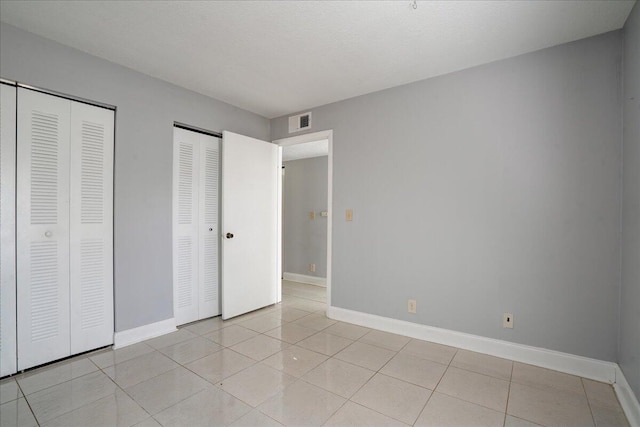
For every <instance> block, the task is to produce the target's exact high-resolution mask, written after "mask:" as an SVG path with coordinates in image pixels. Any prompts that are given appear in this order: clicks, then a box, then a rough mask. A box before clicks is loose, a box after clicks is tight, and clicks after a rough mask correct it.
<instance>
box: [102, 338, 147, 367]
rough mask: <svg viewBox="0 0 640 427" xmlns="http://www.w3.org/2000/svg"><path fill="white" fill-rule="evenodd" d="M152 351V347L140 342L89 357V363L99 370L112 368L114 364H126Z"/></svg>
mask: <svg viewBox="0 0 640 427" xmlns="http://www.w3.org/2000/svg"><path fill="white" fill-rule="evenodd" d="M153 351H154V349H153V347H150V346H148V345H146V344H145V343H142V342H140V343H137V344H132V345H128V346H126V347H122V348H119V349H116V350H113V349H109V350H105V351H104V352H100V353H98V354H95V355H92V356H90V357H89V359H91V361H92V362H93V363H95V364H96V365H97V366H98V367H99V368H100V369H104V368H108V367H109V366H113V365H115V364H116V363H122V362H126V361H127V360H131V359H135V358H136V357H138V356H142V355H144V354H149V353H152V352H153Z"/></svg>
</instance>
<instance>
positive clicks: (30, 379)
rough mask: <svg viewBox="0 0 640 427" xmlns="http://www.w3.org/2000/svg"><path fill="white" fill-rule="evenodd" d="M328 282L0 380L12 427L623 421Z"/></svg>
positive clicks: (598, 400) (604, 406)
mask: <svg viewBox="0 0 640 427" xmlns="http://www.w3.org/2000/svg"><path fill="white" fill-rule="evenodd" d="M325 309H326V304H325V290H324V289H323V288H320V287H316V286H312V285H301V284H296V283H293V282H287V281H284V282H283V302H282V303H281V304H278V305H276V306H272V307H267V308H265V309H262V310H259V311H257V312H253V313H249V314H247V315H244V316H241V317H239V318H235V319H232V320H230V321H226V322H223V321H222V320H220V318H213V319H208V320H204V321H201V322H197V323H194V324H191V325H187V326H185V327H182V328H180V330H179V331H178V332H174V333H172V334H168V335H164V336H162V337H158V338H155V339H152V340H148V341H146V342H143V343H139V344H135V345H131V346H129V347H125V348H122V349H118V350H115V351H114V350H111V349H108V350H102V351H98V352H94V353H91V354H87V355H83V356H79V357H76V358H73V359H70V360H66V361H63V362H60V363H57V364H53V365H50V366H47V367H44V368H40V369H37V370H34V371H30V372H27V373H23V374H20V375H16V376H14V377H11V378H7V379H5V380H2V381H0V424H1V425H2V427H10V426H36V425H42V426H65V427H72V426H82V427H84V426H116V425H117V426H133V425H137V426H147V427H150V426H159V425H162V426H189V427H192V426H201V425H202V426H205V425H206V426H210V425H215V426H217V425H232V426H279V425H289V426H316V425H317V426H320V425H325V426H359V425H361V426H403V425H415V426H435V425H437V426H509V427H516V426H536V425H541V426H627V425H628V423H627V420H626V418H625V416H624V414H623V412H622V410H621V408H620V404H619V403H618V400H617V398H616V395H615V393H614V391H613V388H612V387H611V386H610V385H608V384H603V383H598V382H595V381H591V380H587V379H584V378H579V377H575V376H572V375H567V374H563V373H560V372H554V371H549V370H547V369H542V368H538V367H535V366H530V365H524V364H521V363H517V362H512V361H510V360H505V359H499V358H496V357H492V356H487V355H484V354H478V353H473V352H470V351H466V350H461V349H456V348H453V347H447V346H443V345H439V344H434V343H430V342H426V341H420V340H414V339H410V338H407V337H403V336H399V335H393V334H389V333H386V332H381V331H376V330H370V329H367V328H363V327H361V326H356V325H351V324H348V323H342V322H335V321H333V320H330V319H327V318H326V316H325V315H324V310H325Z"/></svg>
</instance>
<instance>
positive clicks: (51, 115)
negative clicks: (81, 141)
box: [16, 88, 71, 370]
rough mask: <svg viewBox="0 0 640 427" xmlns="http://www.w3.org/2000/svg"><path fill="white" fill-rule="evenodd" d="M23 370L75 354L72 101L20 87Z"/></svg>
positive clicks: (20, 366) (19, 248)
mask: <svg viewBox="0 0 640 427" xmlns="http://www.w3.org/2000/svg"><path fill="white" fill-rule="evenodd" d="M18 98H19V100H20V102H19V103H18V146H17V192H16V199H17V212H19V213H20V214H19V215H18V216H17V219H16V230H17V254H16V255H17V259H18V263H17V284H18V285H17V287H18V290H17V299H18V305H17V310H18V314H17V323H18V369H19V370H22V369H26V368H30V367H32V366H36V365H39V364H42V363H46V362H49V361H51V360H55V359H60V358H63V357H66V356H69V354H70V349H69V340H70V329H69V124H70V110H71V101H68V100H66V99H62V98H58V97H55V96H51V95H45V94H42V93H39V92H35V91H31V90H28V89H22V88H19V89H18Z"/></svg>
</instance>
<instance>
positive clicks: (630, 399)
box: [613, 366, 640, 427]
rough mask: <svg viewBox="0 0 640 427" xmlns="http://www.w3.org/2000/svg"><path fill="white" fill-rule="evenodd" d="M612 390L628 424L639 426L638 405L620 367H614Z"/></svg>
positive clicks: (639, 411)
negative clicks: (614, 379)
mask: <svg viewBox="0 0 640 427" xmlns="http://www.w3.org/2000/svg"><path fill="white" fill-rule="evenodd" d="M613 388H614V389H615V390H616V394H617V395H618V400H619V401H620V406H622V410H623V411H624V414H625V415H626V416H627V421H629V424H630V425H631V426H636V427H637V426H640V403H639V402H638V398H637V396H636V395H635V394H634V393H633V390H632V389H631V386H630V385H629V383H628V382H627V379H626V378H625V376H624V373H623V372H622V369H620V366H616V383H615V384H614V385H613Z"/></svg>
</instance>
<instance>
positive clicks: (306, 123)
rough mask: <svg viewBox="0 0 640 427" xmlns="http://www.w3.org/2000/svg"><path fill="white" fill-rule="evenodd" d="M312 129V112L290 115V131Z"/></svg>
mask: <svg viewBox="0 0 640 427" xmlns="http://www.w3.org/2000/svg"><path fill="white" fill-rule="evenodd" d="M305 129H311V113H304V114H298V115H296V116H291V117H289V133H293V132H300V131H301V130H305Z"/></svg>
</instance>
